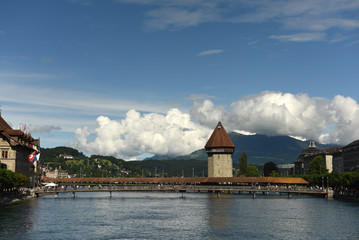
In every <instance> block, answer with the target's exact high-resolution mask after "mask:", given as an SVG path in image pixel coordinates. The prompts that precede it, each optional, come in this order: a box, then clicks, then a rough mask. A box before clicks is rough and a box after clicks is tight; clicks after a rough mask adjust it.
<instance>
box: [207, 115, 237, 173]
mask: <svg viewBox="0 0 359 240" xmlns="http://www.w3.org/2000/svg"><path fill="white" fill-rule="evenodd" d="M205 148H206V151H207V155H208V177H233V170H232V169H233V164H232V154H233V152H234V148H235V146H234V144H233V142H232V140H231V139H230V138H229V136H228V134H227V132H226V130H225V129H224V127H223V125H222V123H221V122H218V124H217V126H216V128H215V129H214V131H213V133H212V135H211V137H210V138H209V140H208V142H207V143H206V146H205Z"/></svg>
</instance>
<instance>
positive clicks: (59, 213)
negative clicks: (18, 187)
mask: <svg viewBox="0 0 359 240" xmlns="http://www.w3.org/2000/svg"><path fill="white" fill-rule="evenodd" d="M181 196H182V194H180V193H145V192H144V193H131V192H114V193H112V198H111V199H110V198H109V193H81V194H80V193H77V194H76V198H72V194H59V196H58V197H57V198H55V196H46V197H41V198H39V199H30V200H26V201H23V202H21V203H18V204H14V205H12V206H9V207H6V208H4V209H1V210H0V239H359V204H358V203H351V202H344V201H338V200H327V199H324V198H316V197H308V196H294V197H292V198H290V199H288V198H287V195H279V196H275V195H273V196H265V195H257V197H256V198H253V197H252V196H251V195H245V194H222V195H221V196H220V198H218V197H217V195H215V194H210V193H208V194H207V193H185V194H184V198H181Z"/></svg>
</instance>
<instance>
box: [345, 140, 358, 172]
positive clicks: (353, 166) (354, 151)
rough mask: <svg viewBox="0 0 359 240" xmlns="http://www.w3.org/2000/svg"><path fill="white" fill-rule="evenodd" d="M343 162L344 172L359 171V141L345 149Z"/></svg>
mask: <svg viewBox="0 0 359 240" xmlns="http://www.w3.org/2000/svg"><path fill="white" fill-rule="evenodd" d="M342 161H343V170H344V172H351V171H356V170H359V140H356V141H354V142H352V143H350V144H348V145H346V146H345V147H343V151H342Z"/></svg>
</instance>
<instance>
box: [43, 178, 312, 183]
mask: <svg viewBox="0 0 359 240" xmlns="http://www.w3.org/2000/svg"><path fill="white" fill-rule="evenodd" d="M44 181H45V182H57V183H115V182H116V183H173V184H175V183H198V184H206V183H212V184H213V183H217V184H218V183H271V184H298V185H300V184H303V185H306V184H308V182H307V181H305V180H304V179H303V178H294V177H195V178H180V177H170V178H45V179H44Z"/></svg>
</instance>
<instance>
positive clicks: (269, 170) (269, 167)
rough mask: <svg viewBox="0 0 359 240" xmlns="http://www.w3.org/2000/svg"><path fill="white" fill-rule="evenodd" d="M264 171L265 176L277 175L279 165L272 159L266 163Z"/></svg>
mask: <svg viewBox="0 0 359 240" xmlns="http://www.w3.org/2000/svg"><path fill="white" fill-rule="evenodd" d="M263 172H264V176H265V177H269V176H271V175H276V173H278V167H277V165H276V164H275V163H274V162H272V161H270V162H267V163H265V164H264V167H263Z"/></svg>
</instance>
